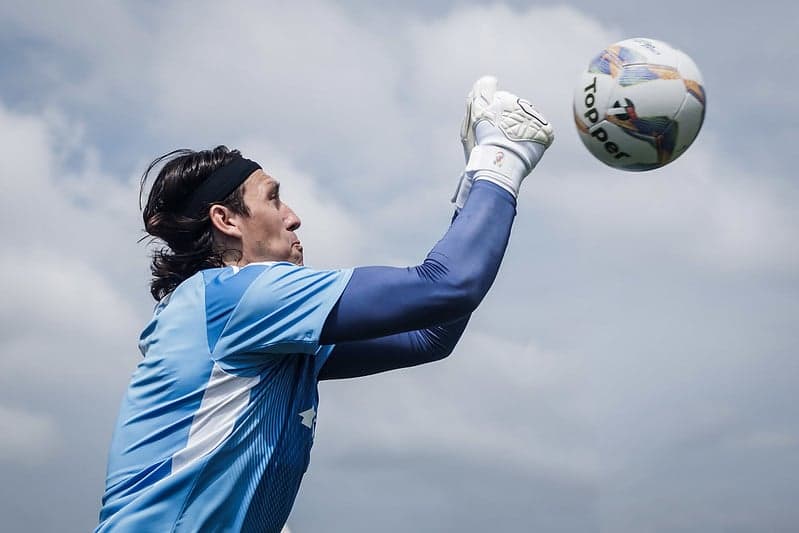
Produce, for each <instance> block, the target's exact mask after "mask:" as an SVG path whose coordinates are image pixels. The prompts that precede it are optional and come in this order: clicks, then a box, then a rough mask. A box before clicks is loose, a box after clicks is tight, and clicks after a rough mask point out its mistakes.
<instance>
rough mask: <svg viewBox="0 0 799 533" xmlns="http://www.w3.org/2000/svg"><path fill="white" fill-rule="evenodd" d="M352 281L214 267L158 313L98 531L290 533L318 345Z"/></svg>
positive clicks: (144, 339) (266, 267)
mask: <svg viewBox="0 0 799 533" xmlns="http://www.w3.org/2000/svg"><path fill="white" fill-rule="evenodd" d="M351 274H352V271H351V270H329V271H318V270H311V269H308V268H304V267H298V266H295V265H292V264H290V263H255V264H250V265H247V266H245V267H243V268H241V269H238V268H235V267H227V268H219V269H211V270H204V271H202V272H199V273H197V274H195V275H194V276H193V277H191V278H189V279H187V280H186V281H184V282H183V283H182V284H181V285H180V286H178V287H177V288H176V289H175V290H174V291H173V292H172V293H171V294H170V295H169V296H168V297H167V298H165V299H164V300H162V301H161V302H160V303H159V304H158V306H157V307H156V309H155V313H154V316H153V319H152V321H151V322H150V323H149V324H148V325H147V326H146V328H145V329H144V331H143V332H142V335H141V339H140V349H141V351H142V354H143V355H144V358H143V359H142V361H141V363H140V364H139V366H138V368H137V369H136V371H135V373H134V374H133V378H132V380H131V383H130V386H129V388H128V392H127V394H126V395H125V398H124V400H123V402H122V408H121V410H120V414H119V419H118V421H117V426H116V429H115V431H114V437H113V441H112V444H111V452H110V457H109V462H108V476H107V479H106V490H105V495H104V496H103V507H102V509H101V511H100V525H99V526H98V528H97V531H115V532H119V531H122V532H127V531H135V532H147V531H157V532H168V531H240V530H241V531H279V530H280V529H281V527H282V526H283V524H284V523H285V521H286V519H287V518H288V515H289V512H290V510H291V507H292V504H293V503H294V498H295V497H296V494H297V490H298V489H299V485H300V480H301V478H302V476H303V474H304V472H305V470H306V469H307V467H308V461H309V454H310V451H311V445H312V444H313V433H314V428H315V422H316V410H317V406H318V395H317V377H318V374H319V370H320V369H321V367H322V365H323V364H324V362H325V360H326V358H327V357H328V356H329V355H330V352H331V351H332V349H333V347H332V346H320V345H319V336H320V334H321V331H322V327H323V325H324V322H325V320H326V318H327V315H328V313H329V312H330V310H331V309H332V308H333V306H334V305H335V303H336V301H337V300H338V298H339V296H340V295H341V293H342V291H343V290H344V287H345V286H346V284H347V282H348V281H349V278H350V276H351Z"/></svg>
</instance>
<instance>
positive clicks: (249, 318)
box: [206, 263, 352, 369]
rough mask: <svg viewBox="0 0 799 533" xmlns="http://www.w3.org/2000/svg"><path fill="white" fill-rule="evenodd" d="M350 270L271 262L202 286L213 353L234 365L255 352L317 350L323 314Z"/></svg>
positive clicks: (340, 290)
mask: <svg viewBox="0 0 799 533" xmlns="http://www.w3.org/2000/svg"><path fill="white" fill-rule="evenodd" d="M250 269H255V270H250ZM351 275H352V270H351V269H346V270H314V269H311V268H306V267H300V266H296V265H293V264H291V263H271V264H267V265H251V266H247V267H244V268H242V269H241V271H240V272H239V273H238V274H236V275H235V276H231V277H230V278H228V279H227V280H221V281H220V280H219V278H216V279H214V280H212V281H211V283H209V284H208V286H207V287H206V310H207V317H208V328H209V331H208V334H209V345H210V348H211V355H212V357H213V358H214V360H216V361H218V362H220V364H222V366H223V368H225V367H231V368H230V369H234V368H236V367H239V366H242V365H241V363H245V361H246V363H245V364H244V365H243V366H250V365H252V364H253V362H254V361H252V360H251V359H252V358H253V357H256V356H257V355H258V354H264V355H267V354H315V353H317V350H318V349H319V337H320V335H321V332H322V327H323V326H324V323H325V319H326V318H327V315H328V313H330V310H331V309H332V308H333V306H334V305H335V304H336V302H337V301H338V298H339V297H340V296H341V293H342V291H343V290H344V288H345V287H346V285H347V282H348V281H349V279H350V276H351ZM237 296H238V297H237ZM242 359H244V360H242Z"/></svg>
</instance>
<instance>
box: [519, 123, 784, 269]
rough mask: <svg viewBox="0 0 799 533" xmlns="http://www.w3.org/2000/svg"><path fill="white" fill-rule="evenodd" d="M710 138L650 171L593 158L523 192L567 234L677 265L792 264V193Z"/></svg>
mask: <svg viewBox="0 0 799 533" xmlns="http://www.w3.org/2000/svg"><path fill="white" fill-rule="evenodd" d="M714 141H715V139H714V138H713V137H711V136H707V137H704V138H702V139H700V141H699V142H697V145H699V146H694V147H692V148H691V150H690V151H689V152H688V153H687V154H686V155H685V156H683V159H681V160H678V161H677V162H676V163H673V164H672V165H673V166H671V167H666V168H663V169H661V170H659V171H657V172H650V173H625V172H618V171H612V170H605V169H602V168H600V164H599V163H598V162H596V163H595V166H596V172H593V173H587V172H570V173H567V174H564V175H561V176H558V177H557V178H556V179H546V181H543V182H537V183H535V184H534V186H533V187H534V191H533V192H532V193H529V194H527V195H526V198H525V200H526V201H531V202H534V203H535V204H536V206H537V207H538V208H540V209H543V210H545V212H546V213H547V215H548V217H549V218H550V220H551V221H552V222H553V223H555V224H556V225H559V226H561V227H562V228H563V229H565V230H566V232H567V234H570V235H572V236H574V237H577V238H578V239H580V240H583V241H589V242H601V243H603V244H605V245H607V246H608V251H612V252H613V253H616V254H621V255H625V254H629V253H630V252H631V251H634V250H639V251H643V252H644V253H648V254H651V253H652V252H654V253H655V254H656V255H673V254H676V255H677V256H678V257H679V259H678V261H679V262H681V263H688V264H694V265H699V266H702V267H703V268H708V269H711V270H715V271H719V272H723V273H726V272H732V273H739V272H766V273H771V272H782V273H791V272H796V269H797V267H799V249H798V248H797V247H796V246H794V245H793V243H795V242H797V241H799V224H797V222H799V217H797V213H796V211H795V210H794V209H793V207H792V205H793V203H794V201H793V199H795V197H796V194H795V192H794V191H793V190H792V189H791V188H790V187H787V186H785V185H781V184H780V183H779V182H778V181H776V180H772V179H769V178H768V177H762V176H755V175H752V174H749V173H747V172H745V171H743V170H739V169H736V168H735V167H734V165H733V164H732V163H731V162H730V161H729V159H728V158H727V157H726V156H723V155H721V150H719V149H718V148H717V143H715V142H714ZM633 253H635V252H633Z"/></svg>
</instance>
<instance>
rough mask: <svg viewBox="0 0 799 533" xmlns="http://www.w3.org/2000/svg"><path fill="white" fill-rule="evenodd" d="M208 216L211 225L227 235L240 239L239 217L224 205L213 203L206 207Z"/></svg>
mask: <svg viewBox="0 0 799 533" xmlns="http://www.w3.org/2000/svg"><path fill="white" fill-rule="evenodd" d="M208 216H209V217H210V219H211V225H213V227H214V228H215V229H216V230H218V231H219V232H221V233H222V234H223V235H227V236H228V237H234V238H237V239H241V230H240V229H239V226H238V223H239V217H237V216H236V215H235V214H234V213H233V212H231V211H230V209H228V208H227V207H225V206H224V205H219V204H214V205H212V206H211V207H209V208H208Z"/></svg>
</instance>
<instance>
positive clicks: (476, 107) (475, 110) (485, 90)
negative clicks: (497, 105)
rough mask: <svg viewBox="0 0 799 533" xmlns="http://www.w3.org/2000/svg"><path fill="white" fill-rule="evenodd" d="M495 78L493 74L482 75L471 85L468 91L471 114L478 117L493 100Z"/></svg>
mask: <svg viewBox="0 0 799 533" xmlns="http://www.w3.org/2000/svg"><path fill="white" fill-rule="evenodd" d="M497 83H498V82H497V79H496V78H495V77H494V76H483V77H482V78H480V79H479V80H477V81H476V82H474V86H473V87H472V91H471V92H470V93H469V101H470V103H471V105H472V116H473V117H475V118H479V117H480V116H481V115H482V112H483V111H484V110H485V108H486V107H488V106H489V105H491V102H493V101H494V95H495V94H496V93H497Z"/></svg>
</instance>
